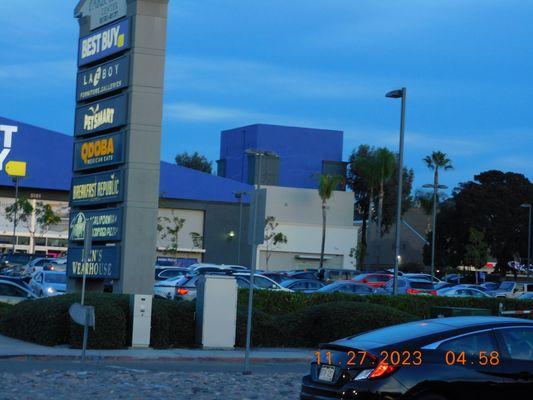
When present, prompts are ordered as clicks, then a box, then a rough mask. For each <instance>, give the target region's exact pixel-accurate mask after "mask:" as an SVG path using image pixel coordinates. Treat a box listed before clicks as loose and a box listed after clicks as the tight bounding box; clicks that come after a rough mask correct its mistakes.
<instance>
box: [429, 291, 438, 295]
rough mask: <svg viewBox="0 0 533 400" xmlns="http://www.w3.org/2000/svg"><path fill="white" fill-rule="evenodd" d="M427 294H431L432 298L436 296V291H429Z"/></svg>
mask: <svg viewBox="0 0 533 400" xmlns="http://www.w3.org/2000/svg"><path fill="white" fill-rule="evenodd" d="M429 293H430V294H432V295H433V296H436V295H437V291H436V290H430V291H429Z"/></svg>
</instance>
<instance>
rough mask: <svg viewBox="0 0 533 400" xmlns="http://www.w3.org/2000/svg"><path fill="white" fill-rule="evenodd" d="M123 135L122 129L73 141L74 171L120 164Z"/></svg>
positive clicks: (121, 160)
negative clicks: (109, 133)
mask: <svg viewBox="0 0 533 400" xmlns="http://www.w3.org/2000/svg"><path fill="white" fill-rule="evenodd" d="M124 135H125V132H124V131H122V132H117V133H113V134H111V135H105V136H98V137H95V138H91V139H85V140H80V141H78V142H74V171H83V170H87V169H92V168H99V167H107V166H109V165H117V164H122V163H123V162H124V143H125V142H124V139H125V138H124Z"/></svg>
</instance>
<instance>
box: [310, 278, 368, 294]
mask: <svg viewBox="0 0 533 400" xmlns="http://www.w3.org/2000/svg"><path fill="white" fill-rule="evenodd" d="M375 291H376V290H375V289H373V288H372V287H371V286H368V285H364V284H362V283H355V282H353V281H338V282H333V283H330V284H329V285H326V286H324V287H323V288H320V289H318V290H317V291H316V293H338V292H340V293H347V294H358V295H365V294H374V293H375Z"/></svg>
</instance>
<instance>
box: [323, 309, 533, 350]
mask: <svg viewBox="0 0 533 400" xmlns="http://www.w3.org/2000/svg"><path fill="white" fill-rule="evenodd" d="M524 324H525V325H530V326H531V327H533V321H532V320H526V319H520V318H510V317H492V316H467V317H449V318H435V319H427V320H420V321H414V322H407V323H404V324H399V325H392V326H388V327H385V328H380V329H376V330H373V331H370V332H366V333H362V334H359V335H355V336H350V337H347V338H345V339H340V340H337V341H335V342H333V343H332V344H333V345H339V346H345V347H354V348H361V349H366V350H370V349H377V348H380V347H386V346H390V345H394V344H398V343H403V342H409V341H417V342H423V341H424V340H429V341H430V342H432V341H434V340H435V339H436V338H437V337H439V336H440V338H439V339H443V338H446V333H448V332H454V331H458V332H462V333H468V332H475V331H476V330H478V329H480V328H481V329H483V328H485V327H487V326H489V327H492V328H498V327H502V326H521V325H524Z"/></svg>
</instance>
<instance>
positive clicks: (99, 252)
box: [67, 246, 120, 279]
mask: <svg viewBox="0 0 533 400" xmlns="http://www.w3.org/2000/svg"><path fill="white" fill-rule="evenodd" d="M83 270H85V273H86V275H87V278H90V279H118V278H119V277H120V247H119V246H93V247H92V249H91V253H90V254H89V260H88V262H87V263H84V262H83V247H81V246H80V247H69V249H68V255H67V275H68V277H69V278H80V277H82V276H83Z"/></svg>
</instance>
